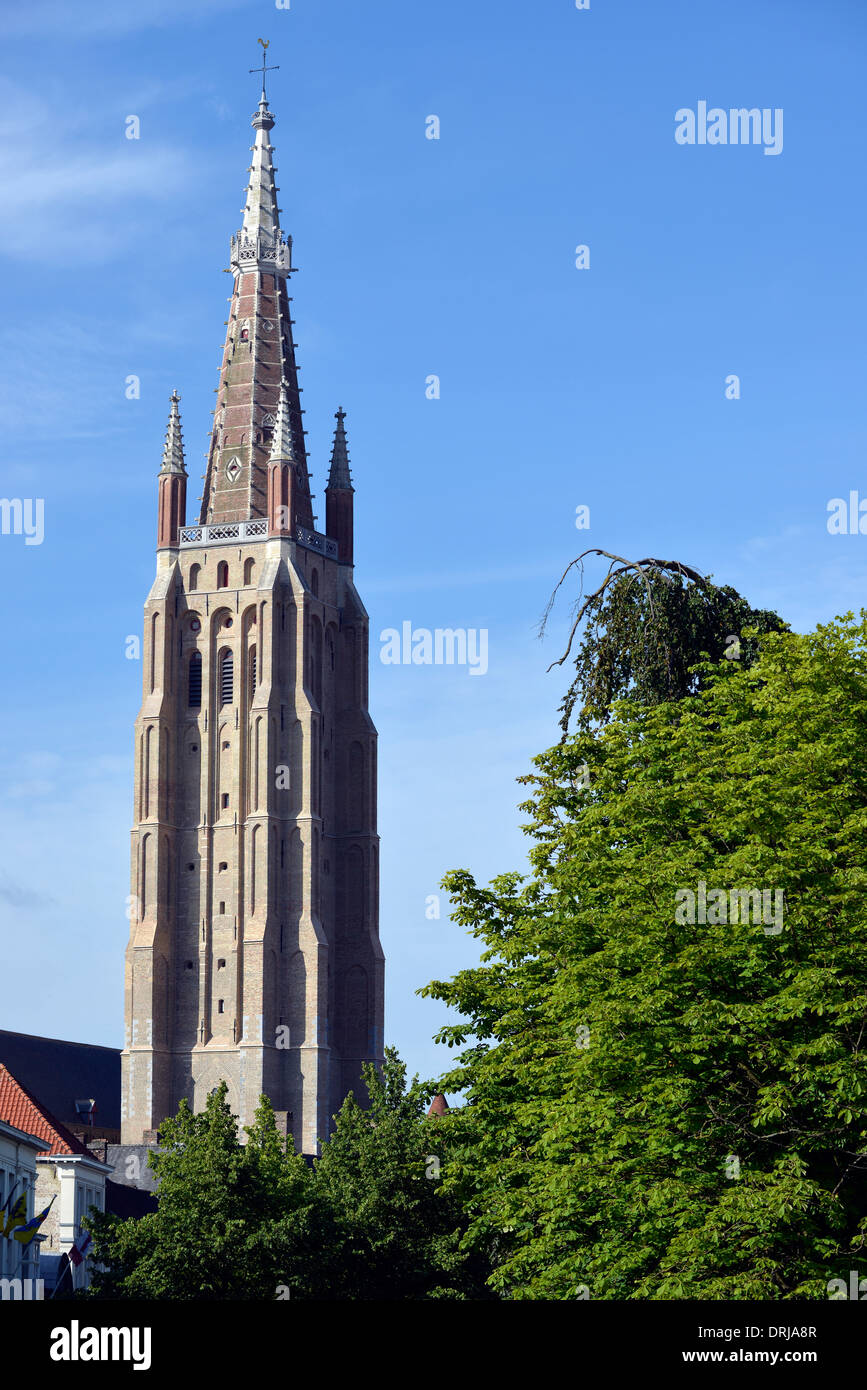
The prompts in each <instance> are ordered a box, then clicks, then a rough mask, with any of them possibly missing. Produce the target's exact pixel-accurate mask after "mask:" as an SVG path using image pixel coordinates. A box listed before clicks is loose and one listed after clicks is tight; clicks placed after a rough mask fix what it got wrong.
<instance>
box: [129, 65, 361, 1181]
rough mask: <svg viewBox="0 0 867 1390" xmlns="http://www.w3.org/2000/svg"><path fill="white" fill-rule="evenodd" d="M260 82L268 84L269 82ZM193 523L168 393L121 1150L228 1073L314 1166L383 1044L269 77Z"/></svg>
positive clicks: (356, 649) (340, 559) (347, 671)
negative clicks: (272, 1114)
mask: <svg viewBox="0 0 867 1390" xmlns="http://www.w3.org/2000/svg"><path fill="white" fill-rule="evenodd" d="M263 78H264V72H263ZM252 124H253V129H254V131H255V143H254V145H253V146H252V156H253V162H252V164H251V166H250V168H249V171H248V172H249V184H248V187H247V194H246V199H245V204H246V205H245V208H244V220H243V225H242V227H241V229H240V231H238V232H237V233H236V234H235V235H234V236H233V237H232V242H231V272H232V275H233V277H234V291H233V295H232V300H231V309H230V314H229V319H228V331H227V334H226V344H225V349H224V352H223V360H222V366H221V370H220V381H219V386H218V388H217V404H216V409H215V411H214V424H213V431H212V435H211V441H210V448H209V451H208V464H207V472H206V473H205V475H204V492H203V496H202V506H201V513H200V516H199V521H198V523H197V524H195V525H189V526H188V525H187V519H186V485H187V473H186V466H185V461H184V447H183V440H182V435H181V424H180V415H179V411H178V401H179V397H178V395H177V393H176V392H174V393H173V394H172V397H171V407H170V415H169V427H168V433H167V435H166V444H165V450H164V453H163V463H162V468H161V470H160V474H159V505H158V523H157V574H156V579H155V581H154V585H153V588H152V589H151V592H150V595H149V597H148V600H147V603H146V605H145V627H144V644H143V668H144V669H143V675H144V696H143V702H142V707H141V712H140V714H139V716H138V720H137V722H136V759H135V811H134V820H135V823H134V828H133V832H132V889H131V904H132V906H131V910H130V915H131V918H132V921H131V930H130V939H129V946H128V948H127V953H126V996H125V997H126V1006H125V1013H126V1041H125V1047H124V1051H123V1109H122V1115H123V1120H122V1125H123V1131H122V1142H123V1143H124V1144H141V1143H142V1142H147V1141H148V1140H150V1139H152V1138H153V1133H154V1131H155V1130H156V1129H157V1128H158V1126H159V1124H160V1122H161V1121H162V1120H163V1119H164V1118H165V1117H166V1116H168V1115H172V1114H174V1113H175V1111H176V1110H177V1107H178V1104H179V1103H180V1101H181V1099H182V1098H183V1097H186V1098H187V1099H188V1100H189V1102H190V1104H191V1105H192V1107H193V1109H194V1110H201V1109H202V1108H203V1107H204V1104H205V1100H206V1097H207V1095H208V1093H209V1092H210V1091H211V1090H213V1088H214V1087H215V1086H216V1085H217V1084H218V1082H219V1081H220V1080H221V1079H225V1080H226V1082H227V1083H228V1088H229V1093H228V1099H229V1102H230V1104H231V1106H232V1109H233V1111H234V1112H235V1113H236V1114H238V1115H239V1117H240V1121H241V1123H242V1124H244V1123H249V1122H250V1120H251V1119H252V1116H253V1111H254V1109H255V1106H256V1103H257V1100H258V1097H259V1095H260V1093H261V1092H264V1093H265V1094H266V1095H267V1096H269V1098H270V1099H271V1101H272V1104H273V1105H274V1108H275V1110H276V1111H277V1112H278V1117H285V1123H286V1126H287V1130H288V1132H289V1133H291V1134H292V1135H293V1136H294V1139H295V1143H296V1146H297V1147H298V1148H299V1149H301V1150H302V1151H303V1152H306V1153H314V1152H316V1146H317V1141H318V1140H319V1139H321V1138H324V1136H325V1135H326V1134H327V1132H328V1129H329V1124H330V1117H331V1115H332V1114H333V1113H334V1111H335V1110H337V1109H338V1108H339V1106H340V1104H341V1103H342V1100H343V1098H344V1096H345V1095H346V1094H347V1092H348V1091H350V1090H352V1089H353V1088H355V1089H356V1091H358V1090H359V1087H358V1082H359V1077H360V1069H361V1064H362V1062H363V1061H365V1060H379V1059H381V1057H382V1046H383V1036H382V1034H383V964H384V961H383V954H382V949H381V947H380V944H379V934H378V839H377V834H376V730H375V728H374V726H373V723H372V721H371V719H370V715H369V714H368V710H367V669H368V620H367V614H366V612H365V609H364V606H363V604H362V602H361V600H360V598H359V596H358V594H357V592H356V589H355V584H354V581H353V553H352V550H353V548H352V540H353V497H354V489H353V486H352V479H351V476H350V471H349V458H348V452H347V443H346V432H345V426H344V420H345V414H344V411H343V410H338V411H337V415H336V420H337V427H336V429H335V433H334V447H333V453H332V459H331V470H330V474H329V478H328V483H327V486H326V489H325V530H324V532H322V531H317V530H316V520H317V518H316V517H315V516H314V514H313V510H312V494H311V491H310V476H309V473H308V469H307V454H306V446H305V438H304V428H303V425H302V415H303V411H302V409H301V403H300V393H301V388H300V387H299V385H298V371H297V367H296V362H295V345H294V341H293V335H292V319H291V317H290V303H291V298H290V296H289V294H288V293H287V282H288V279H289V276H290V275H291V274H292V239H291V237H289V236H287V235H285V233H284V232H282V231H281V229H280V219H279V214H280V209H279V208H278V207H277V187H276V185H275V182H274V175H275V173H276V168H275V166H274V164H273V160H272V155H273V146H272V145H271V143H270V132H271V129H272V127H273V125H274V117H273V115H272V113H271V111H270V110H269V107H268V101H267V98H266V96H265V90H264V84H263V90H262V97H261V100H260V102H259V108H258V110H257V111H256V113H255V115H254V116H253V119H252Z"/></svg>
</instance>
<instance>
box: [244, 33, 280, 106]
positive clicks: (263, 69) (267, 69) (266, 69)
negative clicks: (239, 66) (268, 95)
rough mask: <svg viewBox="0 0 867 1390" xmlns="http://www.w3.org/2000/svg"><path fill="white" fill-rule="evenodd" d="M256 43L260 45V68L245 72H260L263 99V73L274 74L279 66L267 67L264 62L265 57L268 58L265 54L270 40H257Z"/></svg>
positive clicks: (276, 64) (274, 64)
mask: <svg viewBox="0 0 867 1390" xmlns="http://www.w3.org/2000/svg"><path fill="white" fill-rule="evenodd" d="M256 42H257V43H260V44H261V45H262V66H261V67H260V68H248V69H247V70H248V72H261V74H262V97H263V98H264V97H265V73H266V72H276V71H277V69H278V68H279V66H280V64H279V63H272V64H270V65H269V64H268V62H267V61H266V60H267V57H268V53H267V49H268V45H269V44H270V42H271V40H270V39H257V40H256Z"/></svg>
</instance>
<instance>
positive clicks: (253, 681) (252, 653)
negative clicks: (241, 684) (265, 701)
mask: <svg viewBox="0 0 867 1390" xmlns="http://www.w3.org/2000/svg"><path fill="white" fill-rule="evenodd" d="M255 694H256V647H255V644H254V645H253V646H252V647H251V648H250V699H251V700H252V698H253V696H254V695H255Z"/></svg>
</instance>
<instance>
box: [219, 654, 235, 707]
mask: <svg viewBox="0 0 867 1390" xmlns="http://www.w3.org/2000/svg"><path fill="white" fill-rule="evenodd" d="M234 684H235V676H234V663H233V661H232V653H231V652H223V655H222V656H221V657H220V704H221V705H230V704H231V703H232V693H233V687H234Z"/></svg>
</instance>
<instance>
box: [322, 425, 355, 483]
mask: <svg viewBox="0 0 867 1390" xmlns="http://www.w3.org/2000/svg"><path fill="white" fill-rule="evenodd" d="M334 418H335V420H336V421H337V428H336V429H335V431H334V445H333V447H332V450H331V470H330V472H329V474H328V486H329V487H330V488H341V489H343V490H345V491H348V492H354V491H355V489H354V488H353V486H352V477H351V475H350V472H349V451H348V449H347V447H346V430H345V428H344V425H343V421H344V420H345V419H346V411H345V410H344V409H343V407H342V406H338V407H337V410H336V411H335V413H334Z"/></svg>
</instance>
